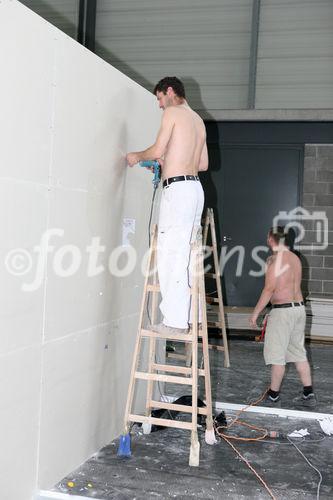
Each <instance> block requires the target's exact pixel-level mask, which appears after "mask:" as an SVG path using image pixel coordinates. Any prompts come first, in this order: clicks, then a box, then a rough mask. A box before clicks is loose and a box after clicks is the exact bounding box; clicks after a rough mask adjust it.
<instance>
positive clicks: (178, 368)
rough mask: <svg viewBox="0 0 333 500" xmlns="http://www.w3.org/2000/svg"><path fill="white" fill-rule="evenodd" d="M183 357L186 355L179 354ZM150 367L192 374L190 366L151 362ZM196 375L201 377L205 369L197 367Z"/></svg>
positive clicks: (163, 370) (162, 370)
mask: <svg viewBox="0 0 333 500" xmlns="http://www.w3.org/2000/svg"><path fill="white" fill-rule="evenodd" d="M198 345H200V344H198ZM181 356H183V357H184V358H186V356H185V355H184V354H181ZM152 369H153V370H157V371H161V372H172V373H183V374H184V375H191V374H192V368H188V367H187V366H176V365H160V364H157V363H153V364H152ZM198 375H200V376H201V377H204V376H205V370H201V369H199V368H198Z"/></svg>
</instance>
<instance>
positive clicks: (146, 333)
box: [141, 328, 192, 342]
mask: <svg viewBox="0 0 333 500" xmlns="http://www.w3.org/2000/svg"><path fill="white" fill-rule="evenodd" d="M141 335H142V337H153V338H155V339H168V340H182V341H183V342H192V335H191V334H189V333H173V334H170V333H157V332H154V331H153V330H145V329H144V328H142V329H141Z"/></svg>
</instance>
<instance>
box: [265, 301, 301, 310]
mask: <svg viewBox="0 0 333 500" xmlns="http://www.w3.org/2000/svg"><path fill="white" fill-rule="evenodd" d="M299 306H304V302H303V301H302V302H286V303H285V304H272V308H274V309H277V308H279V307H299Z"/></svg>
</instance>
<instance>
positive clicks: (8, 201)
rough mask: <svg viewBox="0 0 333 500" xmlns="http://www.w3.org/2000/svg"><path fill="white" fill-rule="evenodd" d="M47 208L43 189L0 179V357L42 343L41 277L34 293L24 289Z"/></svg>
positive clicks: (31, 272) (33, 267)
mask: <svg viewBox="0 0 333 500" xmlns="http://www.w3.org/2000/svg"><path fill="white" fill-rule="evenodd" d="M13 146H14V145H13ZM0 154H1V153H0ZM47 208H48V191H47V188H46V186H42V185H40V184H35V183H32V182H27V181H25V180H24V181H22V182H20V181H18V180H15V179H4V178H2V179H0V227H1V243H0V258H1V260H0V280H1V287H0V331H1V343H0V355H1V354H6V353H8V352H10V351H14V350H16V349H22V348H24V347H28V346H30V345H37V344H40V342H41V338H42V327H43V309H44V295H43V293H44V290H43V285H44V276H43V277H42V286H41V287H40V288H39V289H38V290H37V291H34V292H31V293H27V292H26V291H24V290H23V286H24V284H25V283H26V284H30V283H32V282H33V281H34V280H35V274H36V268H37V260H38V259H37V256H38V254H37V252H34V247H35V246H36V245H38V243H39V240H40V235H41V234H42V233H43V232H44V231H45V229H46V226H47ZM29 269H30V270H29Z"/></svg>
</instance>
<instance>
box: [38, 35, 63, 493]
mask: <svg viewBox="0 0 333 500" xmlns="http://www.w3.org/2000/svg"><path fill="white" fill-rule="evenodd" d="M53 33H54V38H53V41H54V48H53V74H52V80H51V85H52V87H53V89H52V93H51V96H52V97H51V107H50V155H49V166H48V185H47V190H48V196H47V217H46V229H48V228H49V224H50V204H51V182H52V181H51V180H52V162H53V149H54V123H55V102H56V78H57V42H58V39H57V37H56V31H55V30H53ZM44 258H45V266H44V290H43V313H42V314H43V320H42V342H41V357H40V385H39V391H40V392H39V415H38V436H37V456H36V480H35V485H36V488H37V487H38V483H39V469H40V464H39V461H40V441H41V418H42V400H43V378H44V346H45V326H46V291H47V260H48V253H47V252H46V255H45V256H44Z"/></svg>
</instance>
